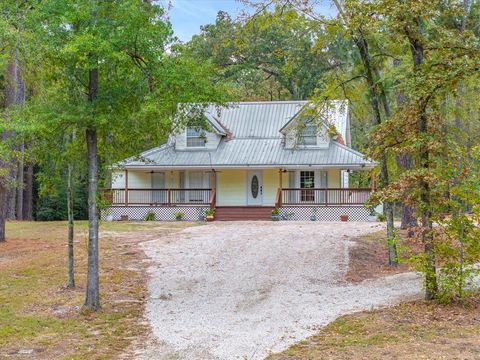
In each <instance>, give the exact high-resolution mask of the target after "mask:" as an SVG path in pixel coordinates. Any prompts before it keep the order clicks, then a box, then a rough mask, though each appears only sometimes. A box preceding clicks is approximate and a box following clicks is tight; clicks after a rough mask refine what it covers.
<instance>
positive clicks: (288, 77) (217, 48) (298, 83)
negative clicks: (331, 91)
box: [186, 4, 335, 100]
mask: <svg viewBox="0 0 480 360" xmlns="http://www.w3.org/2000/svg"><path fill="white" fill-rule="evenodd" d="M201 30H202V32H201V33H200V34H199V35H195V36H194V37H193V38H192V40H191V41H190V42H189V43H188V44H187V45H186V48H187V51H188V52H190V53H191V54H192V55H193V56H195V57H199V58H202V59H205V60H208V61H211V62H212V63H214V64H215V65H216V66H217V67H218V68H219V71H220V72H221V74H222V76H223V78H224V79H225V81H226V82H228V83H229V84H230V85H231V86H232V87H233V88H236V89H237V91H238V93H239V94H238V96H239V97H240V98H242V99H243V100H248V99H257V100H258V99H264V100H282V99H294V100H304V99H307V98H308V97H310V96H312V95H313V94H314V92H315V90H316V89H318V88H321V87H322V83H321V79H322V75H323V73H324V72H325V71H327V70H328V69H330V68H331V67H332V66H335V64H334V63H333V62H332V61H331V57H332V55H333V54H334V51H335V49H334V48H333V46H331V47H330V48H328V49H327V48H322V47H319V46H317V44H318V42H320V41H321V39H322V38H323V37H324V36H325V30H324V29H323V27H322V26H320V25H319V24H318V23H317V22H315V21H312V20H310V19H308V18H306V17H305V16H303V15H302V14H300V13H299V12H298V11H296V10H295V9H293V8H292V7H291V6H290V5H289V4H282V5H281V6H280V5H279V6H274V7H273V8H272V9H269V8H267V7H263V8H262V9H260V10H259V11H258V12H256V13H255V14H254V15H253V16H249V17H246V18H239V19H236V20H234V19H232V18H231V17H230V16H229V15H228V14H227V13H225V12H219V13H218V15H217V19H216V22H215V24H209V25H205V26H203V27H202V28H201Z"/></svg>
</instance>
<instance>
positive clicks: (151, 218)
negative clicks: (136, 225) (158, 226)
mask: <svg viewBox="0 0 480 360" xmlns="http://www.w3.org/2000/svg"><path fill="white" fill-rule="evenodd" d="M155 218H156V216H155V213H154V212H153V211H149V212H148V213H147V215H145V218H144V220H145V221H155Z"/></svg>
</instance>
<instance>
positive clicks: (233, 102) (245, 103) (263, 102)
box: [228, 100, 308, 105]
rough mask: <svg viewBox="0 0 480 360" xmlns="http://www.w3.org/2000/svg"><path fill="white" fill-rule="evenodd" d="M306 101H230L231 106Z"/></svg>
mask: <svg viewBox="0 0 480 360" xmlns="http://www.w3.org/2000/svg"><path fill="white" fill-rule="evenodd" d="M307 102H308V100H274V101H232V102H229V103H228V104H232V105H264V104H268V105H274V104H305V103H307Z"/></svg>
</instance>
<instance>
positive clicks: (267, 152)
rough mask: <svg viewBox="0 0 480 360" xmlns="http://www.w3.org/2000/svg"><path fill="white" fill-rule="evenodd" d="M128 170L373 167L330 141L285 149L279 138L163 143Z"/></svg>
mask: <svg viewBox="0 0 480 360" xmlns="http://www.w3.org/2000/svg"><path fill="white" fill-rule="evenodd" d="M124 165H125V166H126V167H127V168H130V167H132V168H133V167H163V168H181V167H202V168H228V167H232V168H235V167H269V166H271V167H297V166H307V167H308V166H311V167H317V168H322V167H340V168H345V169H347V168H365V167H366V168H371V167H372V166H374V165H375V164H374V163H373V162H372V161H370V160H367V159H365V157H364V156H363V155H362V154H360V153H359V152H357V151H355V150H353V149H350V148H348V147H346V146H344V145H341V144H339V143H337V142H335V141H331V142H330V145H329V147H328V148H327V149H311V148H310V149H294V150H292V149H285V148H284V146H283V143H282V140H281V139H271V138H263V139H234V140H231V141H228V142H221V143H220V145H219V146H218V148H217V149H216V150H212V151H207V150H199V151H190V150H185V151H179V150H175V147H174V145H173V144H165V145H162V146H160V147H158V148H155V149H152V150H150V151H148V152H145V153H143V154H141V157H140V158H139V159H130V161H127V163H126V164H124Z"/></svg>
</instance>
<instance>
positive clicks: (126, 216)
mask: <svg viewBox="0 0 480 360" xmlns="http://www.w3.org/2000/svg"><path fill="white" fill-rule="evenodd" d="M120 221H128V215H120Z"/></svg>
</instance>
